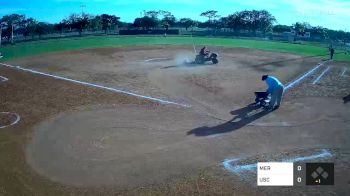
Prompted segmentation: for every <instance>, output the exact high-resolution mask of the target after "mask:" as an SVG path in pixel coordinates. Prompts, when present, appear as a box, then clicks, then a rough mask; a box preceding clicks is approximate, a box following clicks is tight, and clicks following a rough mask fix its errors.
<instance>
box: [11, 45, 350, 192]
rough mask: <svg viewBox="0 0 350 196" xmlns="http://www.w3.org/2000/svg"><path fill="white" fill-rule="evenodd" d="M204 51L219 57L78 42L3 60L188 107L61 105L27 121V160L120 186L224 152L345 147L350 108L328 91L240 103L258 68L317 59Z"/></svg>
mask: <svg viewBox="0 0 350 196" xmlns="http://www.w3.org/2000/svg"><path fill="white" fill-rule="evenodd" d="M210 49H211V50H212V51H213V52H217V53H218V54H219V60H220V62H219V64H218V65H210V64H208V65H199V66H193V65H185V64H183V62H184V61H186V60H190V59H193V58H194V54H193V51H192V50H191V48H190V47H185V46H176V47H175V46H154V47H151V46H149V47H126V48H103V49H86V50H79V51H72V52H62V53H53V54H46V55H41V56H36V57H29V58H26V59H19V60H16V61H13V62H11V64H14V65H16V64H19V65H23V66H25V67H27V68H32V69H35V70H40V71H44V72H47V73H51V74H56V75H60V76H65V77H69V78H73V79H77V80H82V81H87V82H91V83H96V84H101V85H104V86H108V87H114V88H120V89H127V90H129V91H132V92H137V93H139V94H143V95H147V96H153V97H158V98H163V99H165V100H171V101H175V102H178V103H184V104H187V105H189V106H191V107H188V108H187V107H180V106H175V105H161V104H160V105H159V106H150V105H147V104H138V105H137V104H126V105H125V104H124V105H118V104H117V105H92V106H85V107H81V108H79V110H78V111H74V112H73V111H71V112H63V113H61V114H59V115H57V116H52V117H50V118H48V119H47V120H45V121H42V122H41V123H39V124H37V125H36V126H35V133H34V135H33V138H32V140H31V142H30V144H29V145H28V148H27V151H26V156H27V161H28V163H29V164H30V165H31V166H32V168H34V169H35V170H36V171H37V172H38V173H39V174H41V175H43V176H45V177H47V178H49V179H51V180H53V181H57V182H60V183H63V184H69V185H78V186H101V185H118V186H123V187H124V186H141V185H145V184H158V183H162V182H167V181H171V180H173V179H176V178H178V177H182V176H190V175H192V174H195V173H196V172H198V171H199V170H200V169H202V168H207V167H213V166H218V167H221V166H220V163H221V161H222V160H224V159H225V158H227V157H233V156H237V157H241V156H253V155H256V154H273V153H277V152H281V151H284V152H288V151H293V150H295V149H300V148H303V149H312V148H318V147H321V146H327V147H328V148H332V149H333V148H340V147H342V146H348V144H346V141H344V140H343V139H342V138H343V137H347V136H346V133H345V130H346V129H349V128H350V127H349V123H348V122H349V120H350V117H349V116H350V115H349V105H343V104H342V103H341V101H339V100H338V99H335V98H334V97H323V96H316V97H315V96H314V97H306V96H302V94H303V93H300V91H302V90H303V88H300V89H299V88H298V87H296V88H295V89H293V90H291V92H287V93H286V95H285V97H284V103H283V105H282V107H281V108H280V109H279V110H277V111H274V112H272V113H264V114H262V113H257V114H254V112H256V111H255V110H251V109H250V108H249V106H248V104H250V103H251V102H252V101H253V100H254V94H253V92H254V91H261V90H264V89H265V88H266V87H265V84H264V83H263V82H262V81H261V75H263V74H271V75H276V76H278V77H279V78H280V79H281V80H282V81H283V82H284V83H287V82H290V81H293V80H294V79H295V78H297V76H299V75H300V74H302V73H304V72H305V71H307V70H309V69H310V68H312V67H313V66H315V65H316V64H317V63H318V62H320V61H321V59H319V58H302V57H299V56H297V55H292V54H286V53H275V52H267V51H260V50H252V49H243V48H236V49H229V48H222V47H212V48H210ZM320 106H325V107H320ZM326 106H331V107H326ZM250 112H252V113H253V114H250ZM237 116H238V118H237ZM330 122H332V123H330ZM330 129H332V130H334V131H333V132H329V131H328V130H330ZM314 130H317V133H316V132H315V131H314ZM347 134H348V133H347ZM334 135H337V136H336V137H334ZM330 137H333V138H334V139H333V141H329V140H327V139H325V138H330Z"/></svg>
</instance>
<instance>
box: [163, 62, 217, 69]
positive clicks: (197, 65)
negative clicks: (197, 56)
mask: <svg viewBox="0 0 350 196" xmlns="http://www.w3.org/2000/svg"><path fill="white" fill-rule="evenodd" d="M204 66H215V64H211V63H205V64H195V63H183V64H179V65H170V66H165V67H161V68H160V69H169V68H176V67H204Z"/></svg>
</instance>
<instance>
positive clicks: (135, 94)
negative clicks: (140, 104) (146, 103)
mask: <svg viewBox="0 0 350 196" xmlns="http://www.w3.org/2000/svg"><path fill="white" fill-rule="evenodd" d="M0 65H3V66H6V67H10V68H13V69H18V70H21V71H25V72H29V73H33V74H38V75H42V76H47V77H51V78H55V79H59V80H64V81H69V82H72V83H76V84H80V85H85V86H90V87H95V88H100V89H104V90H108V91H112V92H115V93H122V94H126V95H130V96H134V97H138V98H142V99H146V100H150V101H154V102H157V103H160V104H165V105H176V106H181V107H191V106H190V105H187V104H183V103H177V102H174V101H169V100H165V99H161V98H156V97H151V96H146V95H141V94H138V93H134V92H131V91H126V90H121V89H118V88H112V87H106V86H102V85H99V84H94V83H90V82H84V81H79V80H74V79H70V78H66V77H63V76H57V75H53V74H48V73H44V72H40V71H36V70H33V69H27V68H23V67H20V66H14V65H9V64H5V63H0Z"/></svg>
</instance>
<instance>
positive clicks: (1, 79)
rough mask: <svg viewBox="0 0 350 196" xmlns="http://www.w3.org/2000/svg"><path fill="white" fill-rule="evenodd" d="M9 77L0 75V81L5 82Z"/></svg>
mask: <svg viewBox="0 0 350 196" xmlns="http://www.w3.org/2000/svg"><path fill="white" fill-rule="evenodd" d="M8 80H9V79H8V78H6V77H4V76H0V82H6V81H8Z"/></svg>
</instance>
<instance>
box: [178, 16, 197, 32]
mask: <svg viewBox="0 0 350 196" xmlns="http://www.w3.org/2000/svg"><path fill="white" fill-rule="evenodd" d="M178 24H179V26H180V27H185V28H186V31H187V29H188V28H189V27H191V26H195V24H196V22H195V21H194V20H192V19H190V18H181V19H180V20H179V22H178Z"/></svg>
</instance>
